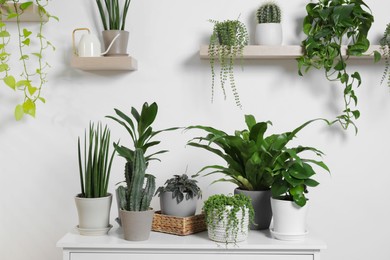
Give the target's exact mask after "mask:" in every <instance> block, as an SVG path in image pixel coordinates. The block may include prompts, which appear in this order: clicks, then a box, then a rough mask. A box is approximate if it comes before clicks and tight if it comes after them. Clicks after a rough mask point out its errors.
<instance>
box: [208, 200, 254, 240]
mask: <svg viewBox="0 0 390 260" xmlns="http://www.w3.org/2000/svg"><path fill="white" fill-rule="evenodd" d="M230 208H231V207H230ZM227 210H229V208H228V209H227ZM242 215H243V210H242V209H241V210H239V211H238V212H237V213H236V218H237V220H238V224H237V227H238V231H237V237H236V236H235V234H234V230H233V228H232V226H229V225H228V213H224V214H223V215H222V217H221V219H219V218H218V215H217V214H213V217H214V219H213V220H212V221H213V224H212V225H208V226H207V233H208V236H209V238H210V239H211V240H213V241H216V242H222V243H236V242H242V241H245V240H246V239H247V238H248V233H249V210H248V209H245V216H244V217H243V216H242Z"/></svg>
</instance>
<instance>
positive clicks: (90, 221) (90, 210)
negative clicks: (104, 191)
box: [75, 194, 112, 230]
mask: <svg viewBox="0 0 390 260" xmlns="http://www.w3.org/2000/svg"><path fill="white" fill-rule="evenodd" d="M75 202H76V207H77V213H78V216H79V225H78V228H79V229H86V230H103V229H106V228H107V227H109V226H110V209H111V203H112V195H111V194H109V195H108V196H106V197H102V198H80V197H78V196H76V197H75Z"/></svg>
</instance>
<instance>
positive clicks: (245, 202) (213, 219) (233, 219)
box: [203, 194, 254, 243]
mask: <svg viewBox="0 0 390 260" xmlns="http://www.w3.org/2000/svg"><path fill="white" fill-rule="evenodd" d="M203 211H204V213H205V216H206V223H207V230H208V236H209V238H210V239H211V240H213V241H216V242H222V243H237V242H242V241H245V240H246V239H247V237H248V233H249V224H250V223H252V222H253V217H254V211H253V207H252V203H251V200H250V198H249V197H247V196H245V195H243V194H235V195H234V196H226V195H223V194H219V195H218V194H217V195H213V196H211V197H209V198H208V199H207V200H206V201H205V202H204V206H203Z"/></svg>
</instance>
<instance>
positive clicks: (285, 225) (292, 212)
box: [271, 198, 308, 240]
mask: <svg viewBox="0 0 390 260" xmlns="http://www.w3.org/2000/svg"><path fill="white" fill-rule="evenodd" d="M271 207H272V213H273V228H271V233H272V235H273V236H274V237H275V238H276V239H280V240H302V239H304V238H305V235H306V234H307V229H306V216H307V210H308V205H307V203H306V205H305V206H304V207H299V206H298V205H296V204H295V203H294V202H292V201H287V200H278V199H274V198H271Z"/></svg>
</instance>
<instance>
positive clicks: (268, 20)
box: [255, 2, 282, 45]
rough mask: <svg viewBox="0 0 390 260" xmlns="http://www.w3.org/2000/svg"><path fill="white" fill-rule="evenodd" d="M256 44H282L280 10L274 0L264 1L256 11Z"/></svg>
mask: <svg viewBox="0 0 390 260" xmlns="http://www.w3.org/2000/svg"><path fill="white" fill-rule="evenodd" d="M256 20H257V25H256V38H255V41H256V44H259V45H281V44H282V26H281V23H280V22H281V20H282V11H281V9H280V7H279V6H278V5H277V4H276V3H275V2H266V3H264V4H262V5H261V6H260V7H259V8H258V9H257V11H256Z"/></svg>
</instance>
